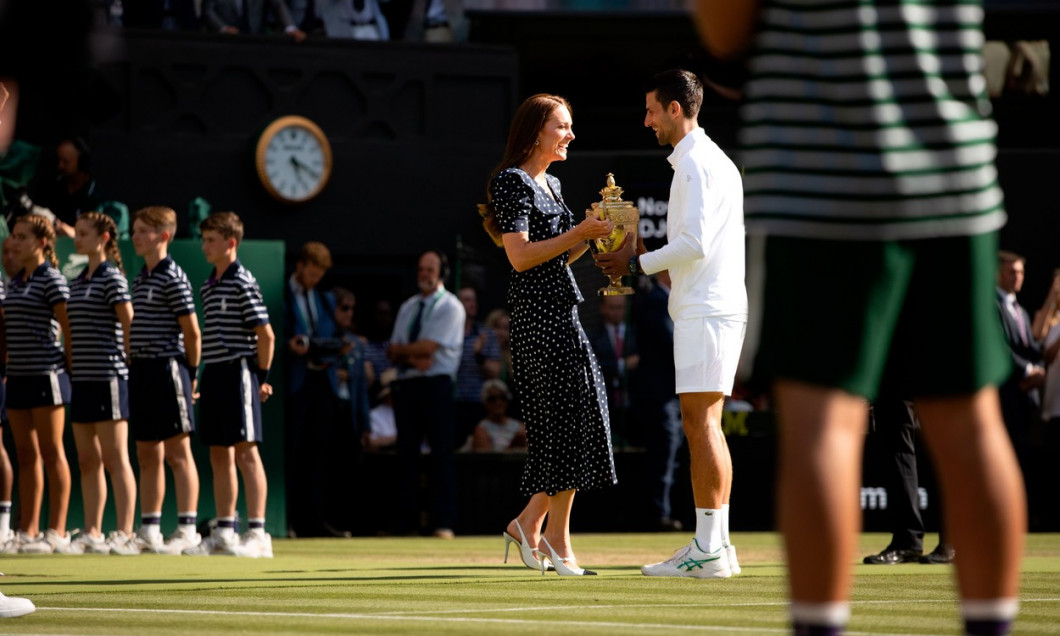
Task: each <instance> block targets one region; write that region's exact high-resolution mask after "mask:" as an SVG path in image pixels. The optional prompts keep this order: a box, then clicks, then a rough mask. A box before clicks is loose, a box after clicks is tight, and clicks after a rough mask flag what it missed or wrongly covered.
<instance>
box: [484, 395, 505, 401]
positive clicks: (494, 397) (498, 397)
mask: <svg viewBox="0 0 1060 636" xmlns="http://www.w3.org/2000/svg"><path fill="white" fill-rule="evenodd" d="M486 401H487V402H507V401H508V398H506V397H504V396H503V395H487V396H486Z"/></svg>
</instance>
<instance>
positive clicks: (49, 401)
mask: <svg viewBox="0 0 1060 636" xmlns="http://www.w3.org/2000/svg"><path fill="white" fill-rule="evenodd" d="M7 395H8V399H7V409H8V410H9V411H10V410H12V409H14V410H22V409H35V408H39V407H42V406H62V405H63V404H67V403H68V402H69V401H70V376H69V375H67V374H66V372H65V371H49V372H48V373H44V374H41V375H9V376H7Z"/></svg>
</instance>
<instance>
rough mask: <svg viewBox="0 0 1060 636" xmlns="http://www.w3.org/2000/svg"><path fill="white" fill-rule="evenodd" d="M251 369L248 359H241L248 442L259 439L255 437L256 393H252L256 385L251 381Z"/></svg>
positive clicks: (240, 378)
mask: <svg viewBox="0 0 1060 636" xmlns="http://www.w3.org/2000/svg"><path fill="white" fill-rule="evenodd" d="M250 380H251V378H250V369H249V368H248V367H247V359H246V358H240V359H239V387H240V388H241V389H242V394H243V422H245V425H246V429H247V435H246V440H245V441H248V442H256V441H258V440H257V439H255V437H254V433H255V432H256V431H255V430H254V395H253V393H252V391H253V387H254V385H253V384H252V383H251V381H250Z"/></svg>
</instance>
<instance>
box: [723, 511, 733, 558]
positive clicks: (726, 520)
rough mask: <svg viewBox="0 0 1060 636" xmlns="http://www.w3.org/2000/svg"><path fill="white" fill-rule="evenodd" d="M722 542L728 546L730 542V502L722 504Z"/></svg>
mask: <svg viewBox="0 0 1060 636" xmlns="http://www.w3.org/2000/svg"><path fill="white" fill-rule="evenodd" d="M721 544H722V545H723V546H725V547H726V548H727V547H729V546H730V545H732V543H730V542H729V504H721Z"/></svg>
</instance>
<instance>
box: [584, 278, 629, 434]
mask: <svg viewBox="0 0 1060 636" xmlns="http://www.w3.org/2000/svg"><path fill="white" fill-rule="evenodd" d="M626 307H627V301H626V297H625V296H601V297H600V316H601V317H602V318H603V319H604V321H603V324H602V325H600V327H599V328H597V329H595V330H593V332H592V333H590V334H589V343H590V344H592V346H593V351H595V352H596V359H597V361H599V363H600V371H601V372H602V373H603V374H604V382H606V383H607V410H608V412H609V413H610V414H611V435H612V436H613V437H614V438H615V440H616V443H618V442H620V443H621V444H622V445H628V444H629V442H630V431H628V430H627V429H626V426H627V421H626V420H627V418H626V414H627V411H628V410H629V407H630V395H629V390H630V384H631V382H630V375H631V374H632V373H633V372H634V371H636V369H637V365H639V364H640V353H639V350H638V349H637V332H636V330H635V329H632V328H631V326H630V325H629V324H628V323H627V322H626Z"/></svg>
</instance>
